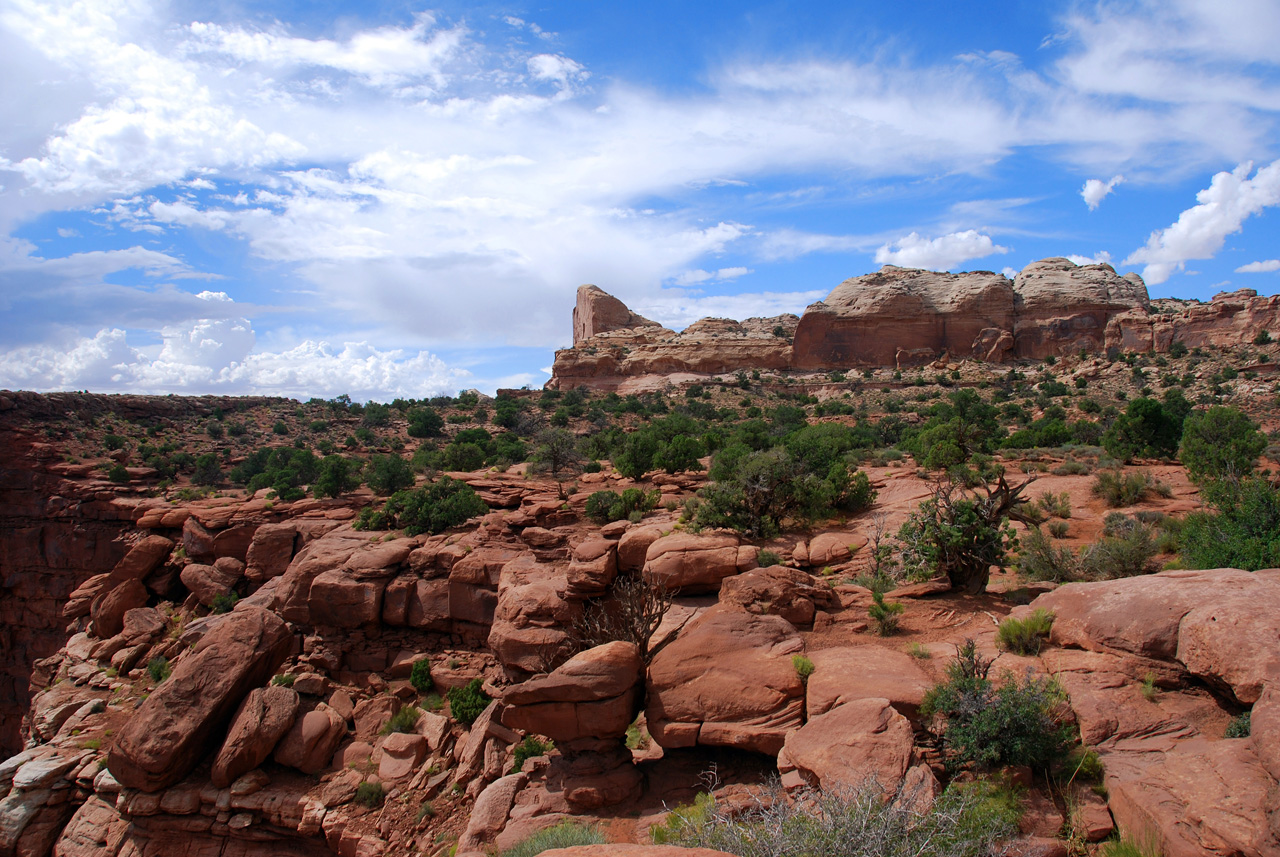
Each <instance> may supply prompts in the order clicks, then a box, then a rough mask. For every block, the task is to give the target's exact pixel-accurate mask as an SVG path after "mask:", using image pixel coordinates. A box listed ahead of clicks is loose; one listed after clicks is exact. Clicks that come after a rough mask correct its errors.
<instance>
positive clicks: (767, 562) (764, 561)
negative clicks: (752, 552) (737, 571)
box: [756, 549, 782, 568]
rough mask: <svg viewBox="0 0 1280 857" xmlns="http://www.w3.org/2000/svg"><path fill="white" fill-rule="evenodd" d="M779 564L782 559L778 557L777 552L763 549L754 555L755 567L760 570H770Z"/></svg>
mask: <svg viewBox="0 0 1280 857" xmlns="http://www.w3.org/2000/svg"><path fill="white" fill-rule="evenodd" d="M781 562H782V557H781V556H779V555H778V553H777V551H771V550H768V549H765V550H762V551H760V552H759V553H757V554H756V565H758V566H760V567H761V568H772V567H773V566H775V565H778V564H779V563H781Z"/></svg>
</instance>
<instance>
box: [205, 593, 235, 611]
mask: <svg viewBox="0 0 1280 857" xmlns="http://www.w3.org/2000/svg"><path fill="white" fill-rule="evenodd" d="M239 600H240V596H239V595H236V594H235V593H234V592H224V593H221V594H219V595H215V596H213V604H212V605H211V607H210V610H211V611H212V612H213V613H215V614H218V613H230V612H231V611H232V609H234V608H235V606H236V602H237V601H239Z"/></svg>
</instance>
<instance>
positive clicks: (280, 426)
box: [271, 420, 289, 434]
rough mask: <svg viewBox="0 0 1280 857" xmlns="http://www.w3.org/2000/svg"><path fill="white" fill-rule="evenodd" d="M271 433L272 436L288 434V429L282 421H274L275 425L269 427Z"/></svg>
mask: <svg viewBox="0 0 1280 857" xmlns="http://www.w3.org/2000/svg"><path fill="white" fill-rule="evenodd" d="M271 432H272V433H273V434H288V433H289V427H288V426H287V425H285V422H284V420H276V421H275V423H274V424H273V425H272V426H271Z"/></svg>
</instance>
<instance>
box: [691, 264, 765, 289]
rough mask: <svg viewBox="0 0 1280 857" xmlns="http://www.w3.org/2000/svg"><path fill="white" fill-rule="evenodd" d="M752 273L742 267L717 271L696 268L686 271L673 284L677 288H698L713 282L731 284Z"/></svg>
mask: <svg viewBox="0 0 1280 857" xmlns="http://www.w3.org/2000/svg"><path fill="white" fill-rule="evenodd" d="M750 273H751V270H750V269H749V268H743V267H741V266H735V267H732V268H720V269H718V270H715V271H704V270H702V269H701V268H695V269H694V270H692V271H684V272H683V273H681V274H679V275H677V276H676V278H675V279H674V280H673V282H674V283H675V284H676V285H677V286H696V285H697V284H699V283H705V282H709V281H712V280H714V281H716V282H729V281H730V280H736V279H737V278H738V277H742V276H745V275H747V274H750Z"/></svg>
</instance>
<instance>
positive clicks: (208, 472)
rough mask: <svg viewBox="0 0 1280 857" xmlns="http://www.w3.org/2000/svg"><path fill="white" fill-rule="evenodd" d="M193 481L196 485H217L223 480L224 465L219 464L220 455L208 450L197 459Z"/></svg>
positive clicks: (192, 475) (192, 476)
mask: <svg viewBox="0 0 1280 857" xmlns="http://www.w3.org/2000/svg"><path fill="white" fill-rule="evenodd" d="M191 481H192V483H194V484H196V485H217V484H218V483H219V482H221V481H222V466H221V465H220V464H218V456H217V455H215V454H214V453H212V452H206V453H205V454H204V455H202V456H200V457H199V458H197V459H196V461H195V470H194V471H193V472H192V474H191Z"/></svg>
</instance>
